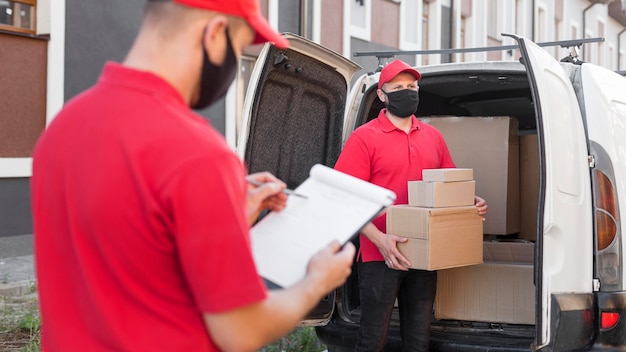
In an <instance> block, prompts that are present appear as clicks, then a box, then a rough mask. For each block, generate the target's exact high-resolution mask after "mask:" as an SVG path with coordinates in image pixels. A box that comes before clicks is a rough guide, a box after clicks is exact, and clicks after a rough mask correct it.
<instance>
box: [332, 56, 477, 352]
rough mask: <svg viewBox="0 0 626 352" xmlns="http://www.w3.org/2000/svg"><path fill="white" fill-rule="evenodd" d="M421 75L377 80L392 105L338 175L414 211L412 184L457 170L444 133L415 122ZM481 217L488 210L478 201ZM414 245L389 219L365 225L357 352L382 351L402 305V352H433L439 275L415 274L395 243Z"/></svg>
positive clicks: (406, 69) (394, 66)
mask: <svg viewBox="0 0 626 352" xmlns="http://www.w3.org/2000/svg"><path fill="white" fill-rule="evenodd" d="M420 79H421V75H420V73H419V72H418V71H417V70H415V69H413V68H412V67H411V66H409V65H407V64H406V63H404V62H403V61H400V60H394V61H392V62H391V63H389V64H388V65H386V66H385V67H384V68H383V69H382V71H381V73H380V78H379V81H378V90H377V94H378V98H379V99H380V100H381V101H382V102H384V103H385V108H383V109H382V110H381V111H380V113H379V114H378V117H377V118H375V119H373V120H372V121H370V122H368V123H366V124H364V125H363V126H361V127H359V128H357V129H356V130H355V131H354V132H353V133H352V134H351V135H350V138H349V139H348V141H347V142H346V145H345V147H344V149H343V151H342V152H341V155H340V156H339V159H338V160H337V163H336V165H335V168H336V169H337V170H339V171H343V172H345V173H348V174H350V175H353V176H356V177H358V178H361V179H363V180H366V181H369V182H371V183H374V184H376V185H379V186H382V187H385V188H388V189H390V190H392V191H394V192H395V193H396V197H397V198H396V204H408V186H407V183H408V181H409V180H411V181H413V180H421V179H422V170H423V169H436V168H450V167H455V166H454V162H453V161H452V157H451V156H450V152H449V151H448V147H447V146H446V143H445V141H444V139H443V137H442V135H441V133H440V132H439V131H437V130H436V129H435V128H434V127H432V126H430V125H428V124H425V123H423V122H420V121H418V120H417V119H416V118H415V116H414V115H413V114H414V113H415V111H416V110H417V106H418V103H419V95H418V93H419V86H418V81H419V80H420ZM475 204H476V207H477V209H478V213H479V214H480V215H483V216H484V215H485V214H486V213H487V204H486V202H485V201H484V200H483V199H482V198H480V197H476V198H475ZM406 241H407V239H406V238H403V237H400V236H396V235H394V234H389V233H386V217H385V215H382V216H379V217H378V218H376V219H374V220H373V221H372V222H371V223H370V224H368V225H366V226H365V228H364V229H363V230H362V233H361V236H360V245H361V247H360V251H359V255H358V256H357V262H358V263H357V268H358V277H359V294H360V299H361V302H360V305H361V322H360V329H359V338H358V342H357V346H356V350H357V351H377V352H378V351H382V349H383V347H384V345H385V342H386V340H387V331H388V328H389V322H390V320H391V314H392V312H393V308H394V304H395V301H396V299H397V300H398V308H399V310H400V329H401V334H402V344H403V351H428V350H429V344H430V321H431V314H432V309H433V303H434V300H435V291H436V288H437V272H436V271H426V270H415V269H409V266H411V263H410V262H409V261H408V260H407V258H406V257H404V256H403V255H402V254H400V252H399V251H398V248H397V247H396V243H398V242H406Z"/></svg>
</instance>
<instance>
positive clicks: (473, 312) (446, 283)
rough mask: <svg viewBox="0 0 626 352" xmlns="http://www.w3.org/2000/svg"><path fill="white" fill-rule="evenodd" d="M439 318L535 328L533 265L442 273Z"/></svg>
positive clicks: (437, 306) (487, 266) (499, 264)
mask: <svg viewBox="0 0 626 352" xmlns="http://www.w3.org/2000/svg"><path fill="white" fill-rule="evenodd" d="M435 318H437V319H449V320H464V321H480V322H494V323H507V324H535V286H534V285H533V266H532V264H522V263H505V262H485V263H483V264H480V265H472V266H467V267H462V268H454V269H446V270H440V271H439V272H437V296H436V298H435Z"/></svg>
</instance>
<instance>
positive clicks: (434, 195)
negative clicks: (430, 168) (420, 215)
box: [408, 181, 476, 208]
mask: <svg viewBox="0 0 626 352" xmlns="http://www.w3.org/2000/svg"><path fill="white" fill-rule="evenodd" d="M408 186H409V205H413V206H417V207H433V208H441V207H461V206H467V205H474V193H475V188H476V181H458V182H428V181H409V182H408Z"/></svg>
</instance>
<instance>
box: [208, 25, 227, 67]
mask: <svg viewBox="0 0 626 352" xmlns="http://www.w3.org/2000/svg"><path fill="white" fill-rule="evenodd" d="M227 30H228V20H227V19H226V17H224V16H215V17H214V18H213V19H211V21H210V22H209V23H208V24H207V26H206V28H205V29H204V37H203V44H204V48H203V50H206V51H207V52H208V55H209V61H211V63H213V64H214V65H217V66H220V65H221V64H222V63H224V60H225V59H226V45H227V43H226V31H227Z"/></svg>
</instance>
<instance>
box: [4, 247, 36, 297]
mask: <svg viewBox="0 0 626 352" xmlns="http://www.w3.org/2000/svg"><path fill="white" fill-rule="evenodd" d="M34 284H35V262H34V256H33V250H32V235H21V236H13V237H0V297H3V296H17V295H24V294H28V293H30V292H32V286H33V285H34Z"/></svg>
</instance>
